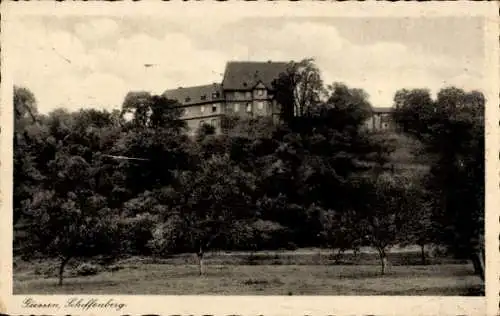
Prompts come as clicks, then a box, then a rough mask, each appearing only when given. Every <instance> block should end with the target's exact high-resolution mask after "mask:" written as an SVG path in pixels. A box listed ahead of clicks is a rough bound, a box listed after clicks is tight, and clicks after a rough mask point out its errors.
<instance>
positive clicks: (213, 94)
mask: <svg viewBox="0 0 500 316" xmlns="http://www.w3.org/2000/svg"><path fill="white" fill-rule="evenodd" d="M219 97H220V94H219V92H214V93H212V99H217V98H219Z"/></svg>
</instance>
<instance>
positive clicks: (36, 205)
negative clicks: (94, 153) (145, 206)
mask: <svg viewBox="0 0 500 316" xmlns="http://www.w3.org/2000/svg"><path fill="white" fill-rule="evenodd" d="M49 168H50V169H51V171H52V172H53V177H51V185H50V187H48V188H46V189H43V190H40V191H38V192H37V193H36V194H35V196H34V198H33V201H32V202H31V203H30V205H29V210H28V216H29V225H27V232H28V234H29V236H30V238H29V241H30V245H29V246H27V247H26V248H25V249H24V250H25V253H31V254H35V253H41V254H43V255H46V256H51V257H56V258H58V259H59V260H60V263H59V285H62V284H63V275H64V268H65V267H66V264H67V263H68V261H69V260H71V259H73V258H75V259H77V258H88V257H91V256H95V255H98V254H105V255H113V254H116V251H118V250H119V241H120V238H119V236H120V234H119V226H118V221H117V217H116V215H115V212H114V211H113V210H111V209H109V208H107V207H106V201H105V198H104V197H103V196H100V195H98V194H95V193H94V186H95V183H94V182H93V177H92V173H93V170H92V167H91V166H90V165H89V164H88V163H87V162H86V161H85V160H84V159H83V158H81V157H78V156H69V155H65V154H59V155H58V156H57V157H56V159H55V160H54V161H53V162H52V163H51V166H50V167H49Z"/></svg>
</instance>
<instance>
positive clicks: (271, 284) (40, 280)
mask: <svg viewBox="0 0 500 316" xmlns="http://www.w3.org/2000/svg"><path fill="white" fill-rule="evenodd" d="M389 259H390V262H391V266H390V267H389V268H388V270H387V272H386V274H385V275H380V266H379V265H378V260H377V257H376V255H375V254H372V253H362V254H358V255H356V256H354V255H353V254H346V255H344V256H343V257H342V259H341V260H335V258H334V255H333V253H331V252H325V251H315V250H308V251H303V250H302V251H301V250H299V251H280V252H258V253H251V254H250V253H245V252H231V253H226V252H220V253H218V252H215V253H211V254H210V255H208V256H207V259H206V262H205V263H206V273H205V275H203V276H199V275H198V267H197V265H196V260H195V257H194V255H191V254H183V255H175V256H172V257H170V258H164V259H153V258H138V257H131V258H128V259H124V260H121V261H119V262H117V263H115V264H113V265H112V266H109V267H102V269H101V270H100V271H99V272H98V273H97V274H95V275H89V276H78V275H75V274H74V272H73V269H74V265H76V264H77V263H73V266H72V265H69V266H68V268H67V271H66V273H65V276H66V277H65V281H64V284H63V286H58V285H57V277H56V275H55V273H54V272H55V271H56V270H57V264H55V263H50V262H48V261H43V262H24V261H20V260H16V264H15V268H14V289H13V291H14V294H138V295H146V294H150V295H151V294H156V295H190V294H213V295H460V296H468V295H479V294H480V289H481V280H480V278H479V277H478V276H477V275H474V270H473V267H472V264H471V263H469V262H463V261H457V260H453V259H450V258H431V259H430V260H429V262H428V264H426V265H421V264H419V254H418V253H392V254H390V257H389Z"/></svg>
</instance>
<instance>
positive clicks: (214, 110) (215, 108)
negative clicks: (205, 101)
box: [212, 104, 217, 113]
mask: <svg viewBox="0 0 500 316" xmlns="http://www.w3.org/2000/svg"><path fill="white" fill-rule="evenodd" d="M215 112H217V104H214V105H212V113H215Z"/></svg>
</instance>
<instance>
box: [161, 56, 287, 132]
mask: <svg viewBox="0 0 500 316" xmlns="http://www.w3.org/2000/svg"><path fill="white" fill-rule="evenodd" d="M286 67H287V63H284V62H271V61H268V62H228V63H227V65H226V69H225V71H224V78H223V80H222V83H221V84H219V83H214V84H211V85H203V86H193V87H179V88H177V89H173V90H167V91H165V92H164V93H163V96H165V97H167V98H169V99H174V100H177V102H179V103H180V104H181V108H182V109H183V114H182V119H183V120H185V121H186V122H187V125H188V129H189V133H190V134H191V135H193V134H195V133H196V131H197V130H198V128H199V127H200V126H202V125H203V124H208V125H211V126H213V127H214V128H215V130H216V133H220V132H221V117H222V115H228V116H238V117H243V118H250V117H258V116H272V117H273V118H276V119H277V118H278V117H279V113H280V108H279V105H278V104H277V103H276V101H275V100H274V95H273V87H272V82H273V81H274V80H275V79H277V78H278V77H279V75H280V73H282V72H284V71H285V70H286Z"/></svg>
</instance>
